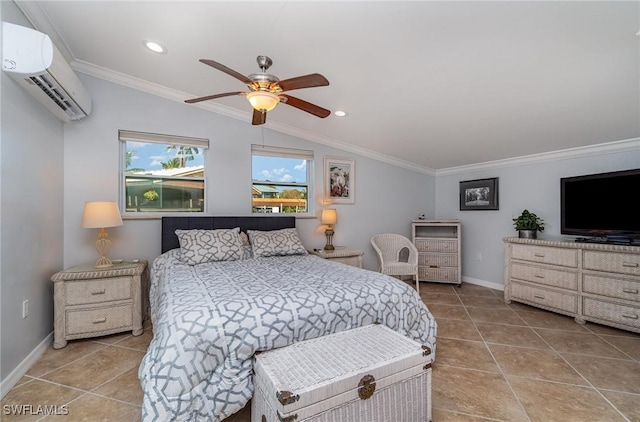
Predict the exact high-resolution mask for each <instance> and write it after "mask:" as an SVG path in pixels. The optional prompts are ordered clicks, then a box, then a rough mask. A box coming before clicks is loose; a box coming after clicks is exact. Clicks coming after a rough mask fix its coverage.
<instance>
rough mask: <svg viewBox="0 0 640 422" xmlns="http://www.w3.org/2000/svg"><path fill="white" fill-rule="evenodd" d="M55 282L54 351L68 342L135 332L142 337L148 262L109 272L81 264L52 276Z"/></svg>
mask: <svg viewBox="0 0 640 422" xmlns="http://www.w3.org/2000/svg"><path fill="white" fill-rule="evenodd" d="M51 281H53V282H54V290H53V300H54V340H53V348H54V349H60V348H63V347H65V346H66V345H67V340H74V339H79V338H87V337H97V336H104V335H107V334H113V333H118V332H121V331H128V330H132V333H133V335H134V336H139V335H140V334H142V321H143V319H144V315H145V313H146V309H147V261H139V262H123V263H120V264H114V265H113V267H109V268H106V269H101V270H98V269H95V268H93V266H92V265H79V266H76V267H72V268H69V269H66V270H64V271H60V272H59V273H56V274H54V275H53V276H52V277H51Z"/></svg>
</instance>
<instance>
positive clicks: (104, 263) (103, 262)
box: [93, 256, 113, 269]
mask: <svg viewBox="0 0 640 422" xmlns="http://www.w3.org/2000/svg"><path fill="white" fill-rule="evenodd" d="M109 267H113V262H111V260H110V259H109V258H107V257H106V256H101V257H100V258H99V259H98V260H97V261H96V263H95V265H94V266H93V268H96V269H102V268H109Z"/></svg>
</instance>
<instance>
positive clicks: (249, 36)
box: [17, 1, 640, 171]
mask: <svg viewBox="0 0 640 422" xmlns="http://www.w3.org/2000/svg"><path fill="white" fill-rule="evenodd" d="M17 4H18V6H19V7H20V8H21V9H22V10H23V11H24V12H25V14H26V15H27V16H28V17H29V19H30V20H31V21H32V23H33V24H34V26H36V29H39V30H41V31H42V32H46V33H48V34H49V35H50V36H51V38H52V39H53V40H54V42H55V43H56V45H57V46H58V48H59V49H60V50H61V51H62V52H63V54H65V56H66V57H67V59H68V60H69V61H70V63H71V64H72V67H73V68H74V69H76V70H78V71H80V72H84V73H87V74H91V75H94V76H99V77H101V78H104V79H109V80H113V81H116V82H118V83H124V84H127V85H129V86H133V87H136V88H138V89H142V90H146V91H149V92H153V93H156V94H158V95H162V96H165V97H167V98H171V99H175V100H179V101H182V100H186V99H188V98H193V97H200V96H204V95H209V94H216V93H221V92H229V91H242V90H245V89H246V86H244V85H243V84H242V83H241V82H240V81H239V80H237V79H234V78H232V77H230V76H229V75H227V74H225V73H223V72H220V71H218V70H215V69H213V68H211V67H209V66H206V65H204V64H202V63H200V62H199V61H198V60H199V59H202V58H205V59H212V60H215V61H217V62H220V63H222V64H224V65H226V66H228V67H230V68H231V69H233V70H235V71H237V72H239V73H241V74H244V75H248V74H250V73H256V72H258V71H259V69H258V66H257V64H256V56H258V55H263V54H264V55H268V56H269V57H271V58H272V59H273V62H274V63H273V66H272V67H271V68H270V69H269V73H272V74H274V75H276V76H278V77H279V78H280V79H287V78H290V77H294V76H300V75H305V74H309V73H314V72H317V73H321V74H322V75H324V76H325V77H326V78H327V79H328V80H329V81H330V85H329V86H327V87H320V88H308V89H301V90H297V91H295V92H291V94H292V95H295V96H296V97H298V98H301V99H304V100H306V101H309V102H312V103H314V104H317V105H320V106H322V107H324V108H327V109H330V110H331V111H335V110H345V111H346V112H347V113H348V114H347V116H346V117H342V118H339V117H336V116H334V115H331V116H329V117H327V118H326V119H319V118H317V117H315V116H312V115H310V114H308V113H305V112H302V111H300V110H298V109H296V108H293V107H289V106H286V105H282V104H281V105H279V106H278V107H276V109H275V110H273V111H271V112H269V114H268V118H267V127H270V128H272V129H274V130H280V131H283V132H287V133H292V134H295V135H297V136H300V137H303V138H306V139H310V140H314V141H318V142H321V143H325V144H328V145H335V146H340V147H342V148H345V149H347V150H349V149H352V150H354V151H368V152H369V153H370V154H372V155H379V156H381V157H388V158H390V159H392V160H397V162H399V163H405V164H406V165H409V166H415V167H417V168H422V169H425V170H427V171H431V170H436V171H437V170H441V169H449V168H454V167H458V166H465V165H469V164H476V163H483V162H490V161H494V160H502V159H508V158H513V157H519V156H525V155H530V154H538V153H544V152H549V151H557V150H562V149H569V148H578V147H583V146H589V145H595V144H600V143H605V142H613V141H620V140H628V139H633V138H639V137H640V36H638V34H637V33H638V32H639V31H640V2H636V1H621V2H615V1H606V2H605V1H602V2H593V1H567V2H553V1H551V2H539V1H512V2H505V1H501V2H488V1H472V2H461V1H411V2H401V1H389V2H363V1H354V2H324V1H322V2H320V1H318V2H311V1H274V2H271V1H260V2H241V1H209V2H207V1H199V2H185V1H160V2H153V1H143V2H134V1H110V2H100V1H43V2H32V1H25V2H17ZM143 40H152V41H155V42H158V43H160V44H162V45H163V46H164V47H165V48H166V49H167V52H166V53H165V54H156V53H153V52H151V51H149V50H147V49H146V48H145V47H144V46H143ZM185 107H203V108H206V109H208V110H211V111H213V112H217V113H221V114H225V115H228V116H231V117H234V118H238V119H241V120H243V121H246V122H247V124H248V125H249V124H251V123H250V122H251V108H250V105H249V103H248V102H247V101H246V99H245V98H244V97H242V96H234V97H227V98H220V99H217V100H211V101H208V102H204V103H199V104H198V105H186V104H185Z"/></svg>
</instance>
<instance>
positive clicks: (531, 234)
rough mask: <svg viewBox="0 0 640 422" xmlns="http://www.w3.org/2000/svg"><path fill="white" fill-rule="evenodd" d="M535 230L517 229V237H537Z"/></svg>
mask: <svg viewBox="0 0 640 422" xmlns="http://www.w3.org/2000/svg"><path fill="white" fill-rule="evenodd" d="M537 233H538V231H537V230H518V237H519V238H522V239H537V238H538V236H537Z"/></svg>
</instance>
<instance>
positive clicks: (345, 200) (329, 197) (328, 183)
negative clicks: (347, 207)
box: [324, 157, 356, 204]
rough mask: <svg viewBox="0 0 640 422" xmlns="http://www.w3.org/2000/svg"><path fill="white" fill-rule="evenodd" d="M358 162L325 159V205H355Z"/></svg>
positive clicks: (333, 158) (332, 158) (331, 158)
mask: <svg viewBox="0 0 640 422" xmlns="http://www.w3.org/2000/svg"><path fill="white" fill-rule="evenodd" d="M355 178H356V162H355V160H346V159H343V158H335V157H324V203H325V204H355V203H356V191H355Z"/></svg>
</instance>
